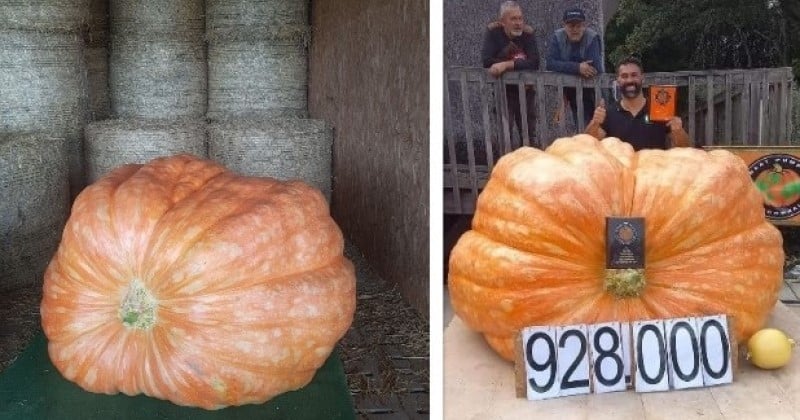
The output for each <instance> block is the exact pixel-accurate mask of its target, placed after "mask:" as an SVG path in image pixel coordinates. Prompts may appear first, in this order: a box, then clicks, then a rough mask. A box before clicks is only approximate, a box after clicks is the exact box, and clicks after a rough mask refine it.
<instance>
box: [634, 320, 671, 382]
mask: <svg viewBox="0 0 800 420" xmlns="http://www.w3.org/2000/svg"><path fill="white" fill-rule="evenodd" d="M647 333H650V334H652V335H653V336H654V337H655V338H656V342H657V346H658V354H657V356H658V360H659V364H658V370H657V372H656V374H655V375H654V376H650V373H649V372H648V371H647V369H646V368H645V360H648V358H647V356H646V355H645V354H644V348H643V347H644V345H643V343H644V339H645V338H646V337H645V334H647ZM636 367H637V369H638V370H639V374H640V375H641V378H642V380H643V381H644V382H646V383H648V384H650V385H658V384H660V383H661V381H663V380H664V375H666V374H667V349H666V343H664V337H663V336H662V335H661V331H659V329H658V327H656V326H655V325H653V324H647V325H643V326H642V328H641V329H640V330H639V334H637V336H636Z"/></svg>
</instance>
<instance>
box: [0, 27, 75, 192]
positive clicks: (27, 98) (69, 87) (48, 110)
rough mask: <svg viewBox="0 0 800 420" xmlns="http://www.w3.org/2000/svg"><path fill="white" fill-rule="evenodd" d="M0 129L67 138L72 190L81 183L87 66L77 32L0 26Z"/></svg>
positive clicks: (2, 130) (1, 130) (0, 130)
mask: <svg viewBox="0 0 800 420" xmlns="http://www.w3.org/2000/svg"><path fill="white" fill-rule="evenodd" d="M0 86H2V94H0V132H33V131H46V132H49V133H50V134H52V135H53V136H55V137H59V138H65V139H66V141H67V154H68V159H69V161H68V164H69V181H70V185H71V188H72V192H73V195H77V192H78V191H80V189H81V188H83V179H84V177H83V127H84V125H85V122H86V119H87V88H86V67H85V63H84V56H83V50H82V40H81V37H80V35H79V34H78V33H77V32H72V33H66V32H62V33H55V32H29V31H4V30H0Z"/></svg>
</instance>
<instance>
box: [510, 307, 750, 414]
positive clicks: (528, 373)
mask: <svg viewBox="0 0 800 420" xmlns="http://www.w3.org/2000/svg"><path fill="white" fill-rule="evenodd" d="M520 338H521V343H520V344H521V347H522V348H521V349H520V350H521V352H522V357H520V358H519V359H518V360H519V361H520V363H522V364H524V379H525V386H524V387H523V388H522V389H520V392H522V391H523V389H524V390H525V392H526V396H527V398H528V399H529V400H540V399H546V398H555V397H564V396H570V395H578V394H587V393H590V392H594V393H604V392H615V391H623V390H625V389H626V384H629V385H631V386H632V387H633V389H634V390H635V391H636V392H653V391H668V390H670V389H686V388H694V387H702V386H713V385H720V384H726V383H730V382H732V381H733V357H734V356H733V355H734V354H735V349H733V348H732V343H733V344H735V340H733V339H732V337H731V336H730V333H729V329H728V320H727V318H726V317H725V315H715V316H709V317H701V318H675V319H668V320H648V321H636V322H633V323H619V322H608V323H601V324H591V325H568V326H538V327H537V326H534V327H527V328H525V329H523V330H522V332H521V334H520ZM518 351H519V350H518ZM520 375H523V374H522V372H521V371H520Z"/></svg>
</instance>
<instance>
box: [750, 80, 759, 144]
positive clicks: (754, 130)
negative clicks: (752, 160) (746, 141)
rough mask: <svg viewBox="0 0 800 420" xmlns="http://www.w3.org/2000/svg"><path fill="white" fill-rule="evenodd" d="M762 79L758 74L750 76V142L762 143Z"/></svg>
mask: <svg viewBox="0 0 800 420" xmlns="http://www.w3.org/2000/svg"><path fill="white" fill-rule="evenodd" d="M760 115H761V81H760V79H759V77H758V75H751V78H750V118H748V124H749V125H750V130H749V133H750V144H753V145H760V144H761V121H760V120H759V116H760Z"/></svg>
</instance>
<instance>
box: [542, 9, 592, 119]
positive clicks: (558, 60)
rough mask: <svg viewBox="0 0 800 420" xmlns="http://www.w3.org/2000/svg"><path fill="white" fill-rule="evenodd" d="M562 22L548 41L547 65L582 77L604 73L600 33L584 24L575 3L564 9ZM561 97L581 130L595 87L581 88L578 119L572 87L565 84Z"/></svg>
mask: <svg viewBox="0 0 800 420" xmlns="http://www.w3.org/2000/svg"><path fill="white" fill-rule="evenodd" d="M563 23H564V27H562V28H559V29H557V30H556V31H555V33H553V36H552V37H551V38H550V42H549V43H548V53H547V67H546V69H547V70H549V71H556V72H559V73H567V74H574V75H576V76H580V77H582V78H584V79H591V78H593V77H595V76H597V75H598V74H599V73H603V72H604V70H603V58H602V56H601V51H602V46H601V40H600V35H599V34H598V33H597V32H595V31H593V30H592V29H590V28H587V27H586V15H585V14H584V13H583V10H581V9H580V8H577V7H575V8H571V9H568V10H567V11H565V12H564V17H563ZM564 97H565V98H566V100H567V101H568V102H569V106H570V109H571V110H572V115H573V116H574V118H575V120H574V121H575V125H576V126H577V129H578V130H579V131H580V130H581V129H582V128H583V127H586V122H587V121H588V120H589V118H591V115H592V112H593V111H594V108H595V103H594V89H583V121H578V106H577V102H576V100H577V99H576V94H575V88H573V87H567V88H564Z"/></svg>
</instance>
